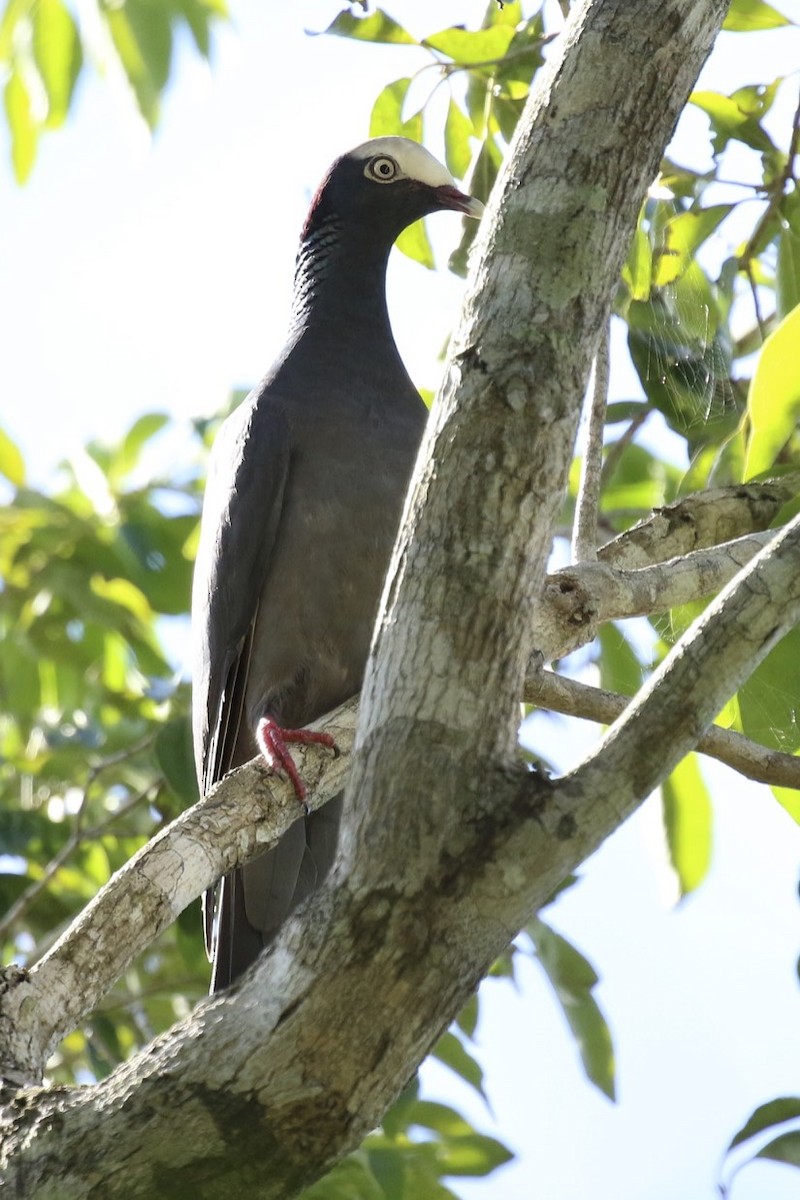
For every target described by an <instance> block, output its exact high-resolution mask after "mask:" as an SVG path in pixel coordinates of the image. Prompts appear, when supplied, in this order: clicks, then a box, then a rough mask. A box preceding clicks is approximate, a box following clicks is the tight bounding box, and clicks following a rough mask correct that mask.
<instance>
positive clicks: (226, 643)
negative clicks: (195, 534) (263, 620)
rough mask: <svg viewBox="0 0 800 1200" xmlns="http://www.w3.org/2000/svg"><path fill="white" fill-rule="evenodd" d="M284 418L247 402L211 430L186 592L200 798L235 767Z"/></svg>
mask: <svg viewBox="0 0 800 1200" xmlns="http://www.w3.org/2000/svg"><path fill="white" fill-rule="evenodd" d="M289 459H290V436H289V428H288V423H287V421H286V417H285V415H284V413H283V411H282V409H281V408H280V407H279V406H278V405H277V404H273V405H267V404H266V403H259V400H258V398H257V397H254V398H253V399H252V400H250V399H248V400H245V401H244V403H243V404H242V406H241V407H240V408H239V409H237V410H236V411H235V412H234V413H233V414H232V415H231V416H230V417H229V418H228V419H227V421H226V422H225V424H224V425H223V427H222V428H221V430H220V432H219V434H218V435H217V440H216V442H215V444H214V450H213V452H212V457H211V463H210V467H209V475H208V483H207V485H206V494H205V499H204V502H203V519H202V524H201V533H200V546H199V549H198V554H197V562H196V564H195V572H194V586H193V591H192V635H193V671H192V681H193V700H192V710H193V731H194V749H195V763H196V766H197V776H198V784H199V787H200V791H201V794H203V795H205V794H206V793H207V792H208V791H209V790H210V788H211V787H212V786H213V784H215V783H216V782H217V780H219V779H221V778H222V776H223V775H224V774H225V772H226V771H228V770H229V769H230V767H231V766H232V765H234V764H233V762H232V756H233V750H234V746H235V744H236V735H237V732H238V729H239V724H240V721H241V717H242V705H243V703H244V690H245V683H246V676H247V668H248V663H249V648H250V641H251V638H252V631H253V626H254V624H255V620H256V616H257V613H258V601H259V597H260V595H261V591H262V588H263V586H264V581H265V579H266V575H267V571H268V568H269V562H270V555H271V553H272V549H273V546H274V544H275V538H276V534H277V530H278V526H279V524H280V519H281V511H282V507H283V497H284V493H285V488H286V479H287V476H288V473H289Z"/></svg>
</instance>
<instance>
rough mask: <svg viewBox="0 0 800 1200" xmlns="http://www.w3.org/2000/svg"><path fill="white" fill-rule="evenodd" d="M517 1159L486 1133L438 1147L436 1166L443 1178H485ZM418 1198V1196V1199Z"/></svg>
mask: <svg viewBox="0 0 800 1200" xmlns="http://www.w3.org/2000/svg"><path fill="white" fill-rule="evenodd" d="M513 1157H514V1156H513V1154H512V1153H511V1151H510V1150H509V1149H508V1148H507V1147H506V1146H504V1145H503V1143H502V1142H499V1141H498V1140H497V1138H493V1137H488V1136H487V1135H486V1134H485V1133H469V1134H466V1135H465V1136H464V1137H460V1138H455V1139H453V1140H452V1141H447V1142H445V1143H444V1145H443V1146H441V1147H440V1148H439V1147H437V1155H436V1162H437V1166H438V1168H439V1170H440V1171H441V1173H442V1175H456V1176H461V1177H462V1178H463V1177H468V1178H476V1177H477V1178H483V1177H485V1176H486V1175H490V1174H491V1172H492V1171H495V1170H497V1168H498V1167H502V1166H504V1164H505V1163H507V1162H510V1161H511V1159H512V1158H513ZM417 1195H418V1193H416V1192H415V1193H414V1196H415V1197H416V1196H417Z"/></svg>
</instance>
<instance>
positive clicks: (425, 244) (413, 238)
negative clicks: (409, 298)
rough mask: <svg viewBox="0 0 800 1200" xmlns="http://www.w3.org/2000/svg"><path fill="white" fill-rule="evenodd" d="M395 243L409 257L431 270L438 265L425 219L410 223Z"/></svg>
mask: <svg viewBox="0 0 800 1200" xmlns="http://www.w3.org/2000/svg"><path fill="white" fill-rule="evenodd" d="M395 245H396V246H397V249H398V250H400V251H401V252H402V253H403V254H405V255H406V256H407V257H408V258H413V260H414V262H418V263H421V265H422V266H423V267H427V269H428V270H429V271H432V270H433V268H434V267H435V266H436V262H435V260H434V257H433V247H432V246H431V242H430V238H429V237H428V231H427V229H426V228H425V222H424V221H415V222H414V224H413V225H409V226H408V228H407V229H404V230H403V232H402V233H401V234H400V237H399V238H398V239H397V241H396V242H395Z"/></svg>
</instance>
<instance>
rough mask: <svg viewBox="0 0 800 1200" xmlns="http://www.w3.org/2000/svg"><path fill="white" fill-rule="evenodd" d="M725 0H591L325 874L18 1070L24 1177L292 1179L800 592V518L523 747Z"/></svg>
mask: <svg viewBox="0 0 800 1200" xmlns="http://www.w3.org/2000/svg"><path fill="white" fill-rule="evenodd" d="M726 8H727V3H726V2H725V0H661V2H659V3H654V2H653V0H585V2H584V3H583V4H581V5H577V6H575V7H574V9H573V13H572V15H571V18H570V22H569V26H568V29H567V31H566V32H565V34H564V36H563V37H562V38H561V40H560V44H559V45H558V46H557V47H554V50H553V58H552V60H551V62H550V63H549V65H548V67H547V68H546V70H545V71H543V72H542V73H541V78H540V79H539V82H538V85H537V87H536V89H535V91H534V92H533V93H532V95H531V97H530V100H529V102H528V106H527V109H526V113H525V115H524V117H523V119H522V121H521V122H520V125H519V128H518V132H517V135H516V138H515V142H514V145H513V147H512V151H511V154H510V156H509V160H508V162H507V164H506V166H505V169H504V171H503V173H502V176H501V179H500V180H499V181H498V186H497V189H496V192H495V195H494V197H493V200H492V203H491V204H490V206H489V211H488V213H487V216H486V217H485V219H484V222H483V226H482V233H481V235H480V242H479V245H478V247H477V250H476V253H475V256H474V260H473V267H472V272H471V281H470V284H469V286H468V292H467V296H466V300H465V308H464V316H463V318H462V321H461V324H460V327H459V330H458V332H457V334H456V336H455V337H454V339H453V344H452V348H451V354H450V359H449V362H448V366H447V371H446V376H445V382H444V385H443V389H442V393H441V395H440V397H439V400H438V402H437V405H436V407H435V409H434V413H433V416H432V418H431V422H430V428H429V431H428V435H427V437H426V441H425V445H424V447H423V452H422V454H421V457H420V462H419V465H418V470H417V474H416V478H415V483H414V485H413V488H412V493H411V499H410V503H409V507H408V510H407V515H406V521H405V525H404V528H403V531H402V534H401V537H400V539H399V542H398V546H397V548H396V552H395V556H394V560H393V565H392V568H391V570H390V575H389V580H388V583H387V589H386V593H385V612H384V618H383V620H382V622H381V623H380V625H379V629H378V634H377V638H376V643H375V646H374V650H373V658H372V659H371V662H370V666H369V668H368V674H367V679H366V681H365V686H364V691H363V698H362V711H361V724H360V731H359V734H358V737H357V741H356V753H355V757H354V763H353V772H352V778H351V788H350V800H349V802H348V805H347V816H346V821H345V826H344V829H343V835H342V853H341V859H340V863H339V865H338V867H337V869H336V872H335V874H334V876H333V878H332V879H331V880H330V881H329V884H328V885H327V886H326V888H325V889H324V890H323V891H322V892H321V893H320V894H319V895H318V896H317V897H316V899H315V900H314V902H313V903H312V904H311V905H309V906H308V907H307V908H306V909H305V910H304V911H303V912H302V913H301V914H300V915H299V916H296V917H294V918H292V919H291V920H290V921H289V922H288V923H287V926H286V928H285V930H284V931H283V933H282V935H281V937H280V939H279V941H278V942H277V943H276V945H275V947H274V948H273V950H272V951H271V953H270V954H269V955H268V956H267V957H266V958H265V959H264V961H263V962H262V963H261V964H260V965H259V967H258V968H257V970H256V971H254V972H253V973H252V974H251V975H249V976H248V977H247V978H246V979H245V980H244V981H243V983H242V984H241V986H239V987H238V988H235V989H233V990H232V991H231V992H229V993H226V994H225V995H223V996H222V997H219V998H215V999H214V1000H209V1001H207V1002H205V1003H204V1004H202V1005H200V1006H199V1007H198V1009H197V1011H196V1012H195V1013H194V1014H193V1015H192V1016H191V1018H189V1019H188V1020H187V1021H185V1022H183V1023H182V1024H180V1025H179V1026H176V1027H175V1028H174V1029H173V1030H171V1031H170V1032H169V1033H168V1034H166V1035H164V1036H163V1037H161V1038H159V1039H157V1041H156V1042H155V1043H153V1045H152V1046H151V1047H149V1048H148V1049H147V1050H146V1051H145V1052H143V1053H142V1054H140V1055H138V1056H137V1057H136V1058H134V1059H133V1060H131V1061H130V1062H129V1063H127V1064H125V1065H124V1066H123V1067H121V1068H119V1069H118V1070H117V1071H115V1072H114V1074H113V1075H112V1076H111V1077H109V1078H108V1079H106V1080H104V1081H103V1082H102V1083H100V1084H97V1085H95V1086H93V1087H90V1088H82V1089H51V1090H47V1089H28V1090H26V1091H24V1092H19V1093H18V1094H17V1095H16V1097H14V1098H13V1099H12V1101H11V1102H10V1104H9V1106H8V1108H7V1110H6V1119H7V1124H6V1131H5V1132H6V1137H5V1154H6V1160H5V1170H4V1175H3V1180H4V1182H5V1183H6V1185H7V1186H8V1189H9V1192H10V1194H16V1195H20V1196H33V1195H35V1196H36V1197H37V1198H43V1200H44V1198H47V1197H58V1200H69V1198H72V1197H89V1196H97V1197H100V1196H102V1197H103V1198H104V1200H106V1198H113V1197H125V1200H131V1198H135V1197H147V1198H148V1200H151V1198H153V1197H158V1196H164V1197H167V1196H168V1197H170V1198H179V1197H182V1196H187V1197H188V1196H191V1197H192V1198H193V1200H200V1198H205V1197H217V1196H221V1195H223V1194H224V1195H227V1194H229V1192H231V1191H233V1190H239V1191H242V1192H243V1193H245V1194H253V1195H258V1196H259V1197H265V1198H266V1197H276V1198H277V1197H280V1198H285V1197H287V1196H291V1195H294V1194H296V1193H297V1192H298V1191H299V1190H300V1189H301V1188H302V1187H303V1186H304V1185H306V1184H308V1183H309V1182H311V1181H312V1180H313V1179H315V1178H317V1177H318V1176H319V1175H320V1174H322V1173H323V1172H324V1171H325V1170H326V1169H327V1168H329V1167H330V1166H331V1165H332V1164H333V1163H334V1162H336V1161H337V1160H338V1159H340V1158H341V1157H342V1156H343V1155H344V1154H345V1153H346V1152H347V1151H349V1150H350V1149H352V1148H353V1147H354V1146H355V1145H357V1144H358V1142H359V1141H360V1140H361V1139H362V1138H363V1136H364V1135H365V1134H366V1133H367V1132H368V1131H369V1130H370V1128H372V1127H373V1126H374V1125H375V1124H376V1122H377V1121H378V1120H379V1119H380V1117H381V1115H382V1113H383V1112H384V1111H385V1109H386V1107H387V1105H388V1104H389V1103H390V1102H391V1100H392V1099H393V1098H394V1097H395V1096H396V1095H397V1093H398V1092H399V1091H400V1089H401V1088H402V1086H403V1085H404V1084H405V1082H406V1081H407V1079H408V1078H409V1076H410V1075H411V1074H412V1073H413V1071H414V1070H415V1069H416V1067H417V1065H418V1064H419V1062H420V1061H421V1059H422V1058H423V1057H424V1056H425V1054H426V1053H427V1052H428V1050H429V1049H430V1047H431V1046H432V1045H433V1043H434V1042H435V1040H436V1038H437V1037H438V1036H439V1034H440V1033H441V1032H442V1030H443V1029H444V1028H445V1027H446V1026H447V1024H448V1023H449V1022H450V1021H451V1020H452V1018H453V1016H454V1015H455V1014H456V1012H457V1011H458V1009H459V1007H460V1006H461V1005H462V1004H463V1002H464V1001H465V1000H466V998H467V997H468V996H469V994H470V993H471V992H472V990H473V989H474V988H475V986H476V984H477V983H478V981H479V980H480V978H481V977H482V975H483V974H484V973H485V971H486V970H487V968H488V966H489V965H490V964H491V962H492V960H493V958H494V957H495V956H496V955H497V954H498V953H499V952H500V951H501V950H503V949H504V948H505V946H506V945H507V944H508V942H509V940H510V939H511V938H512V937H513V936H514V934H515V933H516V931H517V929H518V928H519V926H520V925H521V924H522V923H523V921H524V920H525V919H526V918H527V917H529V916H530V915H531V913H532V912H533V911H534V910H535V908H536V907H537V906H538V905H540V904H541V903H542V902H543V901H544V900H546V899H547V897H548V896H549V894H550V893H551V892H552V890H553V888H554V886H555V885H556V884H557V883H558V882H559V881H560V880H561V879H562V878H563V877H564V875H565V874H567V873H568V872H569V871H570V870H571V869H573V868H574V867H575V866H576V865H577V864H578V863H579V862H580V861H582V860H583V858H585V857H586V856H587V855H588V854H589V853H591V851H592V850H593V849H595V847H596V846H597V845H598V844H599V842H600V841H601V840H602V839H603V838H604V837H606V836H607V835H608V834H609V833H610V832H612V831H613V829H614V828H616V826H617V825H618V824H619V823H620V822H621V820H622V819H624V817H625V816H626V815H628V813H629V812H630V811H632V809H633V808H634V807H635V805H636V804H637V803H638V802H639V801H640V800H642V799H643V798H644V796H645V795H646V794H647V792H648V791H649V790H650V788H652V787H653V786H654V785H655V784H656V783H657V782H658V781H659V779H660V778H662V777H663V775H665V774H666V773H667V772H668V771H669V770H670V769H671V767H672V766H673V765H674V762H675V757H676V755H677V756H681V755H682V754H683V753H685V752H686V750H688V749H689V748H690V747H691V745H692V744H693V741H696V740H697V738H698V737H699V736H700V734H701V732H702V730H703V728H705V726H707V725H708V723H709V722H710V721H711V720H712V718H713V716H714V712H715V710H716V708H718V707H719V706H720V705H721V704H722V703H723V702H724V700H725V698H726V696H727V694H728V691H727V690H726V689H730V690H733V689H734V688H735V687H736V686H737V683H738V681H739V680H740V679H741V678H743V677H744V675H745V674H746V673H747V669H748V665H749V666H750V667H752V666H753V665H755V662H756V661H757V660H758V658H759V657H760V656H763V654H764V653H766V651H767V650H768V649H769V648H770V646H771V645H773V644H774V641H775V639H776V638H777V637H778V636H779V635H780V633H781V632H782V631H784V630H785V629H786V628H788V627H789V626H790V625H791V624H792V623H794V621H796V620H797V618H798V616H800V588H798V585H797V583H796V582H794V581H795V580H796V579H797V578H798V576H800V572H798V570H797V560H798V540H800V539H799V538H798V531H797V528H796V527H790V528H789V530H788V532H787V534H786V535H785V536H784V538H783V539H782V541H781V542H780V543H778V544H771V545H770V546H768V547H767V549H766V550H765V551H764V552H762V554H760V555H759V556H758V557H757V558H755V559H754V560H753V561H752V563H751V564H750V566H749V567H748V568H747V571H748V572H749V574H748V576H747V579H746V580H745V581H744V582H742V581H740V582H739V583H738V584H736V585H733V590H731V591H729V592H728V593H727V594H726V595H724V596H723V598H722V600H721V601H720V603H719V604H717V605H715V606H713V608H712V609H711V610H709V613H710V615H709V617H708V618H707V619H706V625H705V626H704V627H702V628H701V629H700V630H699V632H697V631H696V632H695V633H694V634H693V635H692V637H690V638H689V639H688V640H687V647H688V649H687V650H685V651H684V652H683V654H682V655H679V656H677V661H675V658H673V661H672V663H671V664H670V665H669V666H666V665H665V669H664V670H663V671H662V672H661V674H660V677H659V680H658V681H657V683H656V685H655V686H654V687H651V688H650V689H649V691H648V694H647V696H646V697H645V699H644V703H643V704H642V705H641V707H640V710H639V715H638V716H636V715H634V716H633V717H632V718H631V719H629V720H626V719H623V721H622V722H621V723H620V726H619V728H618V729H617V730H616V732H615V733H614V735H613V737H612V738H611V739H610V740H609V741H608V742H607V743H604V745H603V746H602V747H601V748H600V750H599V751H597V752H596V753H595V754H594V755H593V756H592V757H591V759H590V760H589V761H588V762H587V764H586V765H585V766H584V767H583V768H578V770H576V771H575V772H574V773H573V774H572V775H571V776H570V777H568V778H567V779H566V780H564V781H561V782H560V783H559V782H556V783H553V782H550V781H548V780H546V779H543V778H541V777H539V776H537V775H535V774H531V773H528V772H527V771H526V770H524V769H523V767H522V766H521V764H519V763H518V762H517V760H516V757H515V710H516V704H517V701H518V700H519V698H520V696H521V694H522V688H523V680H524V677H525V672H526V668H527V664H528V661H529V658H530V655H531V652H532V650H533V649H534V646H533V645H532V644H531V636H532V633H531V631H532V630H535V629H536V627H537V626H536V619H537V605H538V603H539V597H540V595H541V591H542V584H543V580H544V570H545V563H546V560H547V555H548V553H549V550H550V545H551V541H552V530H553V522H554V519H555V515H556V513H557V511H558V508H559V506H560V504H561V500H562V496H563V492H564V487H565V482H566V478H567V470H568V466H569V461H570V457H571V452H572V444H573V439H574V434H575V429H576V426H577V422H578V416H579V410H580V405H581V399H582V395H583V390H584V381H585V379H586V377H587V374H588V369H589V365H590V362H591V359H592V356H593V354H594V351H595V347H596V344H597V340H598V337H599V334H600V331H601V330H602V328H603V326H604V323H605V321H606V320H607V317H608V310H609V304H610V297H611V292H612V288H613V286H614V284H615V281H616V280H617V278H618V275H619V271H620V268H621V264H622V262H623V259H624V255H625V251H626V249H627V245H628V242H629V239H630V237H631V234H632V231H633V229H634V226H635V220H636V214H637V212H638V209H639V206H640V204H641V200H642V197H643V195H644V192H645V189H646V187H647V186H648V184H649V183H650V181H651V180H652V178H653V176H654V175H655V173H656V171H657V168H658V164H659V160H660V157H661V155H662V152H663V150H664V147H665V145H666V143H667V141H668V140H669V137H670V135H671V133H672V130H673V127H674V125H675V122H676V120H677V116H678V114H679V113H680V111H681V108H682V107H683V104H684V103H685V101H686V98H687V96H688V93H689V91H690V89H691V87H692V85H693V83H694V81H695V79H696V77H697V74H698V72H699V70H700V67H701V66H702V64H703V62H704V60H705V58H706V56H707V54H708V52H709V49H710V47H711V45H712V42H713V39H714V36H715V34H716V32H717V30H718V28H719V26H720V24H721V22H722V19H723V16H724V13H725V10H726ZM752 579H757V580H759V581H760V586H761V587H762V588H763V589H766V595H761V596H758V597H757V598H756V597H755V595H754V592H753V591H752V589H751V585H750V582H749V581H750V580H752ZM756 599H757V601H758V603H756ZM748 603H750V607H748ZM754 604H755V606H756V610H757V611H754V609H753V605H754ZM777 613H780V616H778V615H776V614H777ZM715 622H716V625H715ZM726 622H728V623H729V624H727V625H726ZM730 622H732V624H730ZM723 626H725V627H726V628H727V629H728V630H733V631H734V633H736V632H738V633H739V634H740V635H741V636H740V641H739V645H740V651H739V652H738V653H733V654H731V653H730V652H729V651H730V647H728V648H727V650H728V652H727V653H726V654H725V655H723V654H722V650H721V648H720V647H721V646H722V644H723V642H722V641H721V640H720V636H719V630H720V629H721V628H723ZM709 628H710V629H711V631H712V633H713V630H714V629H715V628H716V630H717V634H716V635H715V636H709ZM745 633H747V635H748V636H747V637H745ZM728 636H732V635H730V634H729V635H728ZM693 639H694V640H693ZM723 641H724V639H723ZM705 647H709V649H708V650H706V649H705ZM706 653H707V655H708V662H709V663H710V664H711V669H709V670H708V671H707V673H706V674H705V675H703V672H702V665H703V661H704V659H703V655H704V654H706ZM721 658H724V659H725V663H726V664H727V666H726V671H722V670H717V668H718V666H719V664H720V660H721ZM682 669H683V670H684V677H683V678H682V677H681V670H682ZM670 672H671V674H670ZM687 672H688V676H689V680H688V684H687V682H686V675H687ZM676 681H677V682H676ZM658 687H661V689H662V694H663V695H664V696H665V697H666V701H667V702H666V703H665V705H664V706H663V708H661V709H660V708H659V700H658V695H659V693H658V691H657V688H658ZM682 687H683V688H685V691H686V694H685V697H684V698H683V699H681V692H680V689H681V688H682ZM642 714H643V715H642ZM637 720H638V721H640V722H641V723H643V724H644V728H645V729H646V731H647V735H648V736H651V734H652V730H653V728H654V727H658V728H660V736H659V737H654V738H653V748H654V752H653V754H651V755H650V756H649V757H648V758H647V761H646V765H645V766H644V767H643V766H641V764H640V763H639V762H638V760H637V759H636V756H635V755H634V754H633V753H632V751H631V746H632V745H633V744H634V742H633V737H634V734H632V733H631V729H632V728H633V729H634V733H635V732H636V730H635V728H634V727H635V722H636V721H637ZM659 721H660V722H661V725H660V727H659V726H658V722H659ZM637 736H638V735H637ZM667 751H669V753H668V752H667ZM604 755H605V758H604V757H603V756H604ZM604 764H605V765H606V766H607V768H608V771H607V773H606V774H605V775H604V774H603V767H604ZM589 798H591V803H588V801H589Z"/></svg>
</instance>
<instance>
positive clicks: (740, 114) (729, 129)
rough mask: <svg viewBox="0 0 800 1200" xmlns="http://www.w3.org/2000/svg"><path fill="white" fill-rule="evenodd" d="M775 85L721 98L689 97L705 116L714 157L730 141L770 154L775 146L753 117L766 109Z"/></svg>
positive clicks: (709, 94)
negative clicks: (712, 132) (710, 130)
mask: <svg viewBox="0 0 800 1200" xmlns="http://www.w3.org/2000/svg"><path fill="white" fill-rule="evenodd" d="M779 82H780V81H778V80H776V81H775V83H774V84H773V85H770V87H769V88H767V87H766V86H762V87H757V88H756V87H751V88H740V89H739V90H738V91H737V92H735V93H734V94H733V95H731V96H724V95H723V94H722V93H721V92H693V93H692V95H691V96H690V97H689V100H690V101H691V103H692V104H695V105H696V106H697V107H698V108H701V109H702V110H703V112H705V113H707V114H708V117H709V120H710V121H711V127H712V129H713V130H714V137H713V138H712V145H713V147H714V153H715V154H721V153H722V151H723V150H724V149H725V147H726V146H727V145H728V142H729V141H730V140H731V139H732V138H733V139H735V140H736V141H739V142H744V144H745V145H746V146H750V147H751V148H752V149H753V150H758V151H760V152H761V153H762V154H763V153H769V152H771V151H772V152H774V150H775V145H774V143H773V141H772V139H771V138H770V137H769V135H768V134H767V133H766V131H765V130H764V129H763V128H762V126H761V125H759V123H758V120H757V117H758V116H760V115H763V113H764V112H766V111H767V109H768V108H769V107H770V105H771V103H772V98H773V97H774V89H775V88H776V87H777V84H778V83H779Z"/></svg>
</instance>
